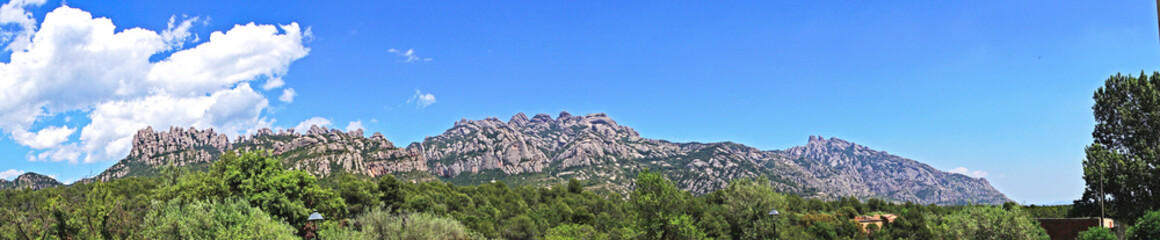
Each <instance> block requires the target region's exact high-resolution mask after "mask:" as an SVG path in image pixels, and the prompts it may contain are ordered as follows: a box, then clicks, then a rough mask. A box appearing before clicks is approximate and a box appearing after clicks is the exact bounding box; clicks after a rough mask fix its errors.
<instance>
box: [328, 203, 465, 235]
mask: <svg viewBox="0 0 1160 240" xmlns="http://www.w3.org/2000/svg"><path fill="white" fill-rule="evenodd" d="M351 222H352V224H351V226H350V227H346V228H341V227H331V228H327V229H323V230H322V231H320V232H319V237H320V238H321V239H452V240H453V239H473V238H477V237H476V236H472V235H471V234H470V233H469V231H468V230H467V228H466V227H464V226H463V224H460V223H459V221H455V219H450V218H444V217H438V216H435V215H432V214H428V213H408V214H398V215H396V214H391V213H390V211H387V210H383V209H375V210H371V211H369V212H367V213H365V214H363V215H360V216H359V217H357V218H355V219H354V220H352V221H351Z"/></svg>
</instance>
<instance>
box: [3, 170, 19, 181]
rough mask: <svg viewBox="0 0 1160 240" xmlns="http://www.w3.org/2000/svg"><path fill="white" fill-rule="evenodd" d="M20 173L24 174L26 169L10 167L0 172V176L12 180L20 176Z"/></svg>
mask: <svg viewBox="0 0 1160 240" xmlns="http://www.w3.org/2000/svg"><path fill="white" fill-rule="evenodd" d="M20 174H24V171H21V170H16V169H8V170H6V171H3V172H0V178H3V179H9V180H11V179H12V178H14V177H17V176H20Z"/></svg>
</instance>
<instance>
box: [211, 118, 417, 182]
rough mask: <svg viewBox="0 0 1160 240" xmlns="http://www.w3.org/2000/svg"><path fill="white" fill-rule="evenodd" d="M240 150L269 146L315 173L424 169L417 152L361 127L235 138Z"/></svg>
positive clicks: (371, 173)
mask: <svg viewBox="0 0 1160 240" xmlns="http://www.w3.org/2000/svg"><path fill="white" fill-rule="evenodd" d="M234 148H235V149H237V150H240V151H255V150H268V151H271V153H273V154H274V155H275V156H278V157H280V158H282V159H283V161H284V162H286V163H288V165H287V166H288V167H289V168H291V169H296V170H304V171H306V172H309V173H310V174H312V175H315V176H327V175H330V174H331V173H333V172H336V171H343V172H348V173H354V174H363V175H369V176H379V175H383V174H388V173H396V172H409V171H427V165H426V164H425V162H424V161H423V160H422V159H421V158H419V157H418V153H412V152H407V151H406V150H405V149H402V148H397V147H395V145H394V144H393V143H391V141H388V140H387V139H386V138H384V137H383V135H382V134H381V133H374V134H373V136H372V137H370V138H366V137H363V132H362V130H361V129H359V130H354V131H350V132H346V133H344V132H342V131H339V130H337V129H327V128H326V127H317V126H312V127H311V129H310V131H307V134H306V135H299V134H296V133H293V132H279V133H277V134H273V135H268V136H255V137H254V138H251V139H249V140H246V141H242V142H238V143H237V144H235V145H234Z"/></svg>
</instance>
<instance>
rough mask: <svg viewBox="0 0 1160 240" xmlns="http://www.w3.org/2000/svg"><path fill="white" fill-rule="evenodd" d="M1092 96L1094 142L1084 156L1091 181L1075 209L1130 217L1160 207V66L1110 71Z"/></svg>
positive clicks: (1087, 213)
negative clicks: (1150, 69)
mask: <svg viewBox="0 0 1160 240" xmlns="http://www.w3.org/2000/svg"><path fill="white" fill-rule="evenodd" d="M1093 99H1094V100H1095V105H1094V106H1092V112H1093V115H1094V116H1095V120H1096V126H1095V130H1093V131H1092V138H1093V139H1094V142H1093V143H1092V144H1091V145H1089V146H1088V147H1087V148H1086V149H1085V151H1086V153H1087V158H1086V159H1085V160H1084V161H1083V168H1084V176H1083V179H1084V182H1086V184H1087V187H1086V189H1085V190H1084V194H1083V197H1082V198H1081V199H1079V200H1076V201H1075V207H1074V208H1073V213H1072V215H1083V216H1100V215H1101V214H1105V215H1106V216H1109V217H1111V218H1114V219H1116V220H1118V221H1120V222H1128V223H1131V222H1134V221H1135V220H1136V218H1139V217H1140V215H1141V214H1143V213H1144V212H1145V211H1147V210H1152V209H1158V208H1160V198H1158V197H1160V192H1157V191H1160V72H1153V73H1152V75H1151V76H1149V75H1146V74H1144V73H1143V72H1141V73H1140V76H1139V77H1135V76H1132V75H1130V74H1129V75H1121V74H1116V75H1114V76H1111V77H1108V79H1107V80H1106V81H1105V82H1104V86H1103V87H1100V88H1099V89H1098V90H1096V92H1095V94H1094V96H1093ZM1101 202H1102V204H1101ZM1101 205H1102V207H1101Z"/></svg>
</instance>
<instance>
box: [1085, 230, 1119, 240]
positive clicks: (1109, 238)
mask: <svg viewBox="0 0 1160 240" xmlns="http://www.w3.org/2000/svg"><path fill="white" fill-rule="evenodd" d="M1076 240H1116V234H1115V233H1112V230H1111V229H1108V228H1105V227H1091V228H1088V230H1087V231H1083V232H1079V237H1077V238H1076Z"/></svg>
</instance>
